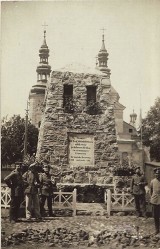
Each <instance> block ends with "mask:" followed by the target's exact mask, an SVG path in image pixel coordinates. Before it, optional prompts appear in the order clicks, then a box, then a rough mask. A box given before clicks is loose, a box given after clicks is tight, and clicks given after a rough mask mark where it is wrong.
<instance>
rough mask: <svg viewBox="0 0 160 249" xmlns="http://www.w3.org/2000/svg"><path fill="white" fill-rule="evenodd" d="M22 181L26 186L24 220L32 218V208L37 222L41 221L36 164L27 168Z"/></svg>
mask: <svg viewBox="0 0 160 249" xmlns="http://www.w3.org/2000/svg"><path fill="white" fill-rule="evenodd" d="M23 181H24V183H25V185H26V189H25V191H24V193H25V194H26V218H27V219H28V220H30V219H31V217H32V208H33V212H34V215H35V218H36V219H37V220H40V219H41V215H40V203H39V195H38V188H39V187H40V181H39V175H38V172H37V169H36V162H35V163H32V164H31V165H30V166H29V169H28V171H27V172H26V173H24V175H23Z"/></svg>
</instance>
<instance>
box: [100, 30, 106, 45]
mask: <svg viewBox="0 0 160 249" xmlns="http://www.w3.org/2000/svg"><path fill="white" fill-rule="evenodd" d="M101 30H102V31H103V34H102V41H103V42H104V31H105V30H106V29H105V28H103V29H101Z"/></svg>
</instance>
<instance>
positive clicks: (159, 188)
mask: <svg viewBox="0 0 160 249" xmlns="http://www.w3.org/2000/svg"><path fill="white" fill-rule="evenodd" d="M154 173H155V178H154V179H153V180H152V181H151V204H152V206H153V217H154V223H155V234H158V233H159V225H160V222H159V219H160V169H155V170H154Z"/></svg>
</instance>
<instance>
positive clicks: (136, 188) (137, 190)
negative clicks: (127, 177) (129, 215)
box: [131, 167, 147, 217]
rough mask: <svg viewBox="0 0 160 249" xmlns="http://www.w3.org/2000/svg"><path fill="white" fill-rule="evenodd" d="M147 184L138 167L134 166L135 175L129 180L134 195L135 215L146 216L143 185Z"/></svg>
mask: <svg viewBox="0 0 160 249" xmlns="http://www.w3.org/2000/svg"><path fill="white" fill-rule="evenodd" d="M146 185H147V183H146V181H145V178H144V176H143V175H142V174H141V170H140V167H136V169H135V175H134V176H133V178H132V180H131V193H132V194H133V196H134V201H135V208H136V213H137V217H141V216H143V217H146V198H145V186H146Z"/></svg>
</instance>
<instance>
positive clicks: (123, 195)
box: [122, 190, 125, 211]
mask: <svg viewBox="0 0 160 249" xmlns="http://www.w3.org/2000/svg"><path fill="white" fill-rule="evenodd" d="M124 197H125V193H124V190H122V211H124Z"/></svg>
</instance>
